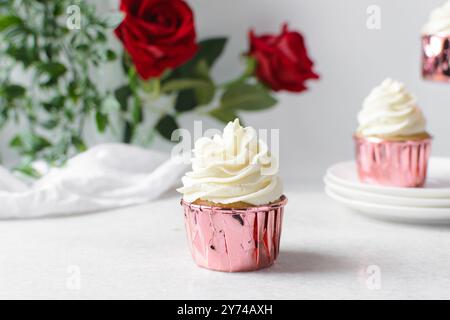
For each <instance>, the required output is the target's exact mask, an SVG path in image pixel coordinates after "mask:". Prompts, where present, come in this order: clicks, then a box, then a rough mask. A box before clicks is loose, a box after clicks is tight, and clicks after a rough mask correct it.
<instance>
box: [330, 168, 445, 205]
mask: <svg viewBox="0 0 450 320" xmlns="http://www.w3.org/2000/svg"><path fill="white" fill-rule="evenodd" d="M323 181H324V183H325V186H326V187H330V188H331V189H332V190H331V191H333V192H334V193H339V189H340V190H346V191H349V192H355V193H357V194H360V195H363V196H368V197H379V198H385V199H384V200H386V201H388V200H392V201H394V200H398V201H405V202H407V201H417V202H416V203H420V201H427V200H428V201H433V200H435V201H438V202H439V201H442V202H444V200H445V201H447V204H442V203H437V204H435V205H425V204H420V205H419V204H416V205H414V207H419V208H447V209H450V199H446V198H420V197H405V196H394V195H391V194H384V193H375V192H369V191H366V190H360V189H354V188H349V187H346V186H343V185H339V184H337V183H336V182H334V181H332V180H330V179H329V177H328V176H324V177H323ZM334 189H338V190H334ZM343 192H345V191H343ZM338 195H340V194H338ZM340 196H342V197H346V196H344V195H340ZM348 199H350V198H348ZM350 200H353V199H350ZM356 201H357V200H356ZM381 201H383V200H381ZM364 202H367V203H374V204H378V203H375V202H372V201H365V200H364ZM381 204H382V205H391V206H399V207H411V206H408V205H406V204H396V205H393V204H387V203H381Z"/></svg>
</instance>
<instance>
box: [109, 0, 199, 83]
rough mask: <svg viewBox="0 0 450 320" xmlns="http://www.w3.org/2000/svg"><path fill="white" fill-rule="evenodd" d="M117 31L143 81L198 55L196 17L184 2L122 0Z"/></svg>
mask: <svg viewBox="0 0 450 320" xmlns="http://www.w3.org/2000/svg"><path fill="white" fill-rule="evenodd" d="M120 10H121V11H123V12H124V13H125V18H124V20H123V21H122V23H121V24H120V25H119V26H118V27H117V29H116V30H115V34H116V35H117V37H118V38H119V39H120V40H121V41H122V42H123V45H124V47H125V49H126V51H127V52H128V53H129V54H130V56H131V58H132V60H133V63H134V65H135V67H136V70H137V72H138V73H139V75H140V76H141V77H142V78H143V79H148V78H150V77H158V76H159V75H161V73H163V72H164V70H166V69H168V68H169V69H173V68H176V67H178V66H180V65H181V64H183V63H184V62H186V61H187V60H189V59H190V58H192V56H193V55H194V54H195V53H196V51H197V44H196V42H195V38H196V34H195V26H194V16H193V13H192V10H191V8H190V7H189V6H188V5H187V3H186V2H184V1H182V0H122V1H121V3H120Z"/></svg>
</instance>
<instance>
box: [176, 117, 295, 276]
mask: <svg viewBox="0 0 450 320" xmlns="http://www.w3.org/2000/svg"><path fill="white" fill-rule="evenodd" d="M182 181H183V187H182V188H180V189H178V191H179V192H180V193H182V194H183V199H182V200H181V204H182V206H183V208H184V217H185V226H186V231H187V238H188V243H189V247H190V250H191V254H192V257H193V259H194V261H195V262H196V263H197V264H198V265H199V266H201V267H204V268H208V269H212V270H218V271H227V272H235V271H251V270H256V269H260V268H264V267H268V266H270V265H272V264H273V262H274V261H275V259H276V258H277V256H278V251H279V246H280V235H281V223H282V219H283V209H284V206H285V204H286V202H287V199H286V197H285V196H284V195H283V187H282V183H281V180H280V178H279V177H278V160H277V159H276V157H274V156H273V155H272V154H271V153H270V152H269V150H268V147H267V144H266V143H265V142H264V141H262V140H258V138H257V134H256V130H255V129H253V128H251V127H246V128H243V127H242V126H241V125H240V124H239V120H238V119H236V120H235V121H234V122H230V123H228V124H227V126H226V127H225V129H224V131H223V134H222V135H215V136H214V137H213V138H207V137H203V138H200V139H199V140H197V141H196V143H195V149H194V157H193V159H192V171H190V172H188V173H186V175H185V176H184V177H183V179H182Z"/></svg>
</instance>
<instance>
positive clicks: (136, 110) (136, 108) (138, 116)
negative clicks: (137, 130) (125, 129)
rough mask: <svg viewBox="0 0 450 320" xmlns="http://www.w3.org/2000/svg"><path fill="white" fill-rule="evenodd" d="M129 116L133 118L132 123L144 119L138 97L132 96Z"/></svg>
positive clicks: (137, 122)
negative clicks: (131, 108) (132, 100)
mask: <svg viewBox="0 0 450 320" xmlns="http://www.w3.org/2000/svg"><path fill="white" fill-rule="evenodd" d="M131 117H132V119H133V123H134V124H139V123H141V122H142V120H143V119H144V115H143V113H142V106H141V101H140V100H139V99H138V98H136V97H135V98H134V103H133V110H132V112H131Z"/></svg>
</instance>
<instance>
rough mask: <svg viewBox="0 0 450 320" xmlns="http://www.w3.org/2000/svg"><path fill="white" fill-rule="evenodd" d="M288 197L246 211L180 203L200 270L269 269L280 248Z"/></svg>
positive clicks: (193, 253) (189, 239)
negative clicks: (201, 268)
mask: <svg viewBox="0 0 450 320" xmlns="http://www.w3.org/2000/svg"><path fill="white" fill-rule="evenodd" d="M286 203H287V198H286V197H285V196H282V197H281V198H280V200H279V201H278V202H276V203H273V204H270V205H264V206H259V207H252V208H247V209H225V208H219V207H211V206H203V205H195V204H191V203H188V202H185V201H184V200H181V205H182V206H183V208H184V218H185V225H186V232H187V238H188V243H189V248H190V250H191V254H192V257H193V258H194V261H195V262H196V263H197V265H199V266H200V267H203V268H207V269H212V270H216V271H225V272H238V271H252V270H257V269H261V268H265V267H268V266H271V265H272V264H273V263H274V261H275V260H276V258H277V256H278V252H279V248H280V236H281V224H282V221H283V211H284V206H285V205H286Z"/></svg>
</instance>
